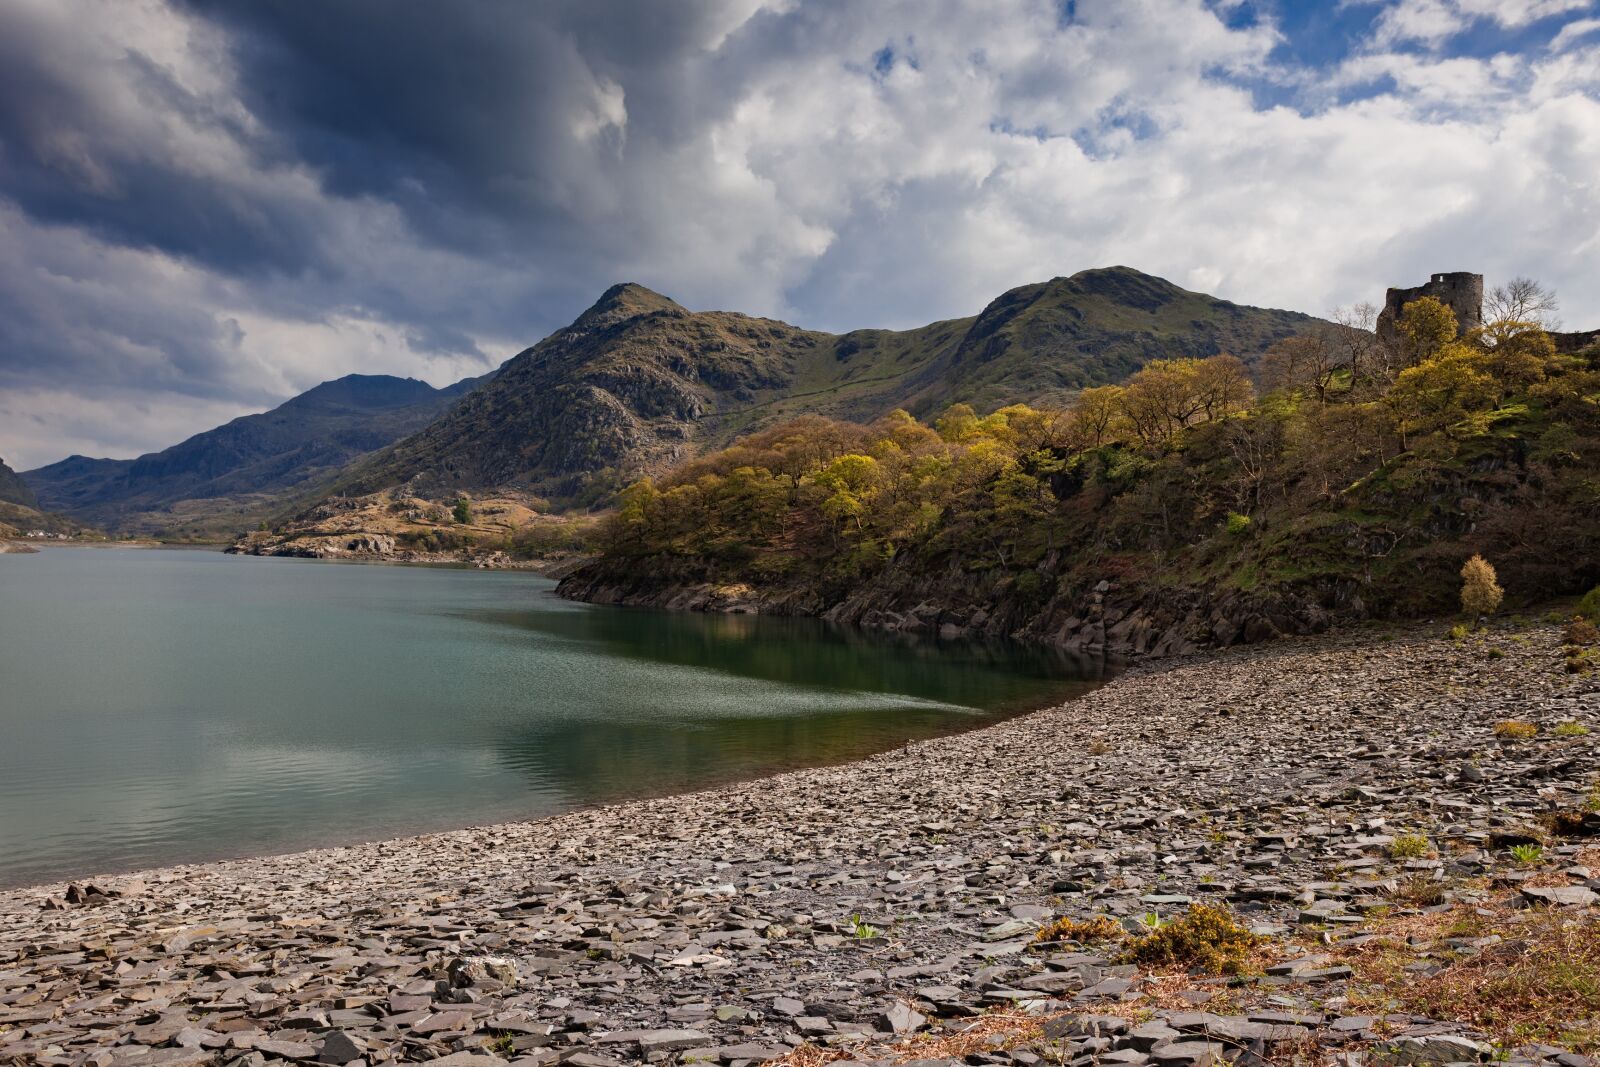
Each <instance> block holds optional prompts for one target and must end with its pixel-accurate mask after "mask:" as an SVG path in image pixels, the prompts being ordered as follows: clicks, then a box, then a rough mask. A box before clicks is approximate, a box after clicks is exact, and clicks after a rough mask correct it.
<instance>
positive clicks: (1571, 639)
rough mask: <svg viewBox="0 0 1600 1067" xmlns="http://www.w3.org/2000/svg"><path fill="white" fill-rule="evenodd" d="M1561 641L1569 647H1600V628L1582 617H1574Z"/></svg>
mask: <svg viewBox="0 0 1600 1067" xmlns="http://www.w3.org/2000/svg"><path fill="white" fill-rule="evenodd" d="M1561 641H1562V643H1563V644H1568V645H1600V626H1596V625H1595V624H1594V623H1592V622H1590V621H1589V620H1588V619H1586V618H1584V617H1583V616H1582V615H1574V616H1573V617H1572V621H1571V622H1568V623H1567V629H1566V632H1564V633H1563V634H1562V635H1561Z"/></svg>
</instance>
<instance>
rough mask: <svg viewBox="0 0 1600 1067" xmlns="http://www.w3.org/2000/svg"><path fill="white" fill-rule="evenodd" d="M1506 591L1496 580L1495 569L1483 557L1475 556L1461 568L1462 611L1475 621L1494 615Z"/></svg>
mask: <svg viewBox="0 0 1600 1067" xmlns="http://www.w3.org/2000/svg"><path fill="white" fill-rule="evenodd" d="M1504 596H1505V590H1503V589H1501V588H1500V583H1499V581H1497V580H1496V575H1495V573H1494V567H1493V566H1492V565H1491V564H1490V563H1489V561H1488V560H1486V559H1484V558H1483V557H1482V556H1477V555H1475V556H1473V557H1472V558H1471V559H1469V560H1467V562H1466V563H1464V564H1462V566H1461V610H1462V611H1464V612H1466V613H1467V614H1468V615H1471V616H1472V617H1473V618H1475V619H1481V618H1483V617H1484V616H1485V615H1493V614H1494V613H1495V611H1497V610H1498V609H1499V607H1500V601H1501V599H1502V598H1503V597H1504Z"/></svg>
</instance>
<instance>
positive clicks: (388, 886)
mask: <svg viewBox="0 0 1600 1067" xmlns="http://www.w3.org/2000/svg"><path fill="white" fill-rule="evenodd" d="M1442 630H1443V627H1442V625H1438V624H1429V625H1426V626H1417V627H1409V628H1402V627H1391V628H1381V627H1364V628H1361V629H1359V630H1352V631H1348V632H1343V633H1335V634H1331V635H1323V636H1318V637H1307V638H1293V639H1286V640H1282V641H1278V642H1274V643H1270V644H1266V645H1260V646H1254V647H1249V648H1242V649H1234V650H1230V651H1226V652H1222V653H1217V654H1214V655H1207V656H1193V657H1187V658H1183V659H1174V660H1166V661H1153V662H1147V663H1143V664H1140V665H1138V666H1136V667H1134V668H1133V669H1131V670H1130V671H1128V672H1127V673H1125V674H1123V675H1122V676H1120V677H1119V678H1117V679H1116V680H1115V681H1113V682H1111V683H1110V684H1108V685H1106V686H1104V687H1103V688H1101V689H1099V690H1096V691H1094V692H1093V693H1091V694H1089V695H1087V696H1084V697H1082V698H1080V699H1078V700H1075V701H1073V702H1072V703H1070V704H1067V705H1064V706H1062V707H1059V708H1054V709H1050V710H1045V711H1040V712H1037V713H1034V714H1031V715H1027V716H1024V717H1021V718H1018V719H1014V720H1010V721H1008V722H1005V723H1002V724H1000V725H996V726H991V727H988V728H985V729H982V730H977V731H973V732H970V733H965V734H960V735H957V736H953V737H946V738H942V739H938V740H933V741H928V742H921V743H916V744H912V745H908V746H906V747H903V748H900V749H897V750H894V751H891V752H888V753H885V754H882V755H880V756H877V757H874V758H872V759H868V760H865V761H861V762H858V763H852V764H848V765H842V766H834V767H824V768H818V769H811V770H803V771H798V772H793V773H789V774H785V775H782V776H779V777H775V778H768V779H762V780H758V781H752V782H748V783H745V784H742V785H737V786H732V787H727V788H720V789H716V790H713V791H708V792H701V793H694V794H687V795H681V796H673V797H666V798H661V799H656V800H649V801H642V802H634V803H628V804H623V805H618V806H613V807H606V808H600V809H594V810H586V811H579V812H576V813H572V814H568V815H564V816H560V817H557V818H552V819H548V820H543V821H538V822H530V823H522V824H510V825H503V826H494V827H487V828H474V829H468V830H461V831H457V832H451V833H444V834H436V835H430V836H426V837H416V838H410V839H403V840H395V841H387V842H382V843H375V844H367V845H359V846H353V847H346V848H335V849H326V850H319V851H314V852H306V853H300V854H295V855H286V856H273V857H264V858H258V859H249V860H239V861H232V862H223V863H213V864H206V865H203V866H190V867H177V868H171V869H166V870H158V871H151V872H145V873H143V874H140V875H123V876H115V877H105V878H94V879H89V880H86V881H78V882H75V883H73V884H70V885H66V884H55V885H44V886H37V887H32V888H24V889H14V890H7V891H4V892H0V1063H7V1064H49V1065H74V1067H76V1065H93V1067H138V1065H151V1067H154V1065H179V1064H237V1065H241V1067H257V1065H264V1064H268V1063H277V1062H298V1063H313V1062H314V1063H324V1064H333V1063H337V1064H350V1063H365V1064H378V1063H383V1062H394V1061H429V1060H431V1061H433V1062H436V1063H449V1064H467V1065H469V1067H493V1065H494V1064H496V1063H497V1062H500V1061H508V1062H515V1063H526V1064H537V1065H548V1064H558V1063H559V1064H572V1065H575V1067H609V1065H612V1064H622V1063H633V1062H656V1063H669V1064H671V1063H691V1062H699V1063H720V1064H732V1065H737V1064H746V1063H758V1062H764V1061H768V1060H772V1059H776V1058H780V1057H784V1058H787V1061H788V1062H790V1063H793V1064H796V1065H800V1067H806V1065H810V1064H819V1063H822V1062H827V1061H829V1060H839V1061H843V1060H857V1061H863V1062H866V1061H871V1062H885V1063H887V1062H907V1061H919V1062H930V1061H946V1062H967V1063H994V1064H1013V1063H1014V1064H1019V1065H1022V1067H1033V1065H1036V1064H1040V1063H1083V1064H1089V1063H1108V1064H1124V1065H1129V1067H1140V1065H1143V1064H1146V1063H1153V1064H1160V1065H1163V1067H1168V1065H1170V1067H1182V1065H1187V1064H1199V1063H1208V1062H1218V1061H1222V1060H1235V1061H1239V1062H1244V1063H1252V1064H1253V1063H1263V1062H1289V1061H1301V1062H1335V1061H1337V1062H1346V1063H1357V1062H1364V1063H1447V1062H1476V1061H1488V1060H1490V1059H1491V1058H1493V1059H1497V1060H1500V1061H1509V1062H1539V1061H1550V1062H1559V1063H1562V1064H1566V1065H1569V1067H1572V1065H1576V1064H1579V1063H1584V1062H1588V1061H1587V1060H1586V1059H1585V1058H1584V1056H1583V1055H1582V1053H1583V1052H1584V1051H1586V1050H1588V1049H1591V1048H1593V1047H1595V1045H1596V1040H1597V1036H1600V1030H1597V1029H1596V1026H1597V1024H1596V1023H1595V1021H1594V1020H1592V1019H1588V1018H1587V1017H1584V1016H1578V1015H1573V1014H1572V1011H1573V1009H1572V1008H1571V1007H1570V1005H1571V1004H1574V1003H1576V1004H1582V1003H1586V1002H1585V1001H1583V1000H1582V999H1581V997H1582V994H1581V989H1580V986H1581V983H1582V982H1593V981H1594V980H1595V977H1594V973H1591V972H1589V971H1586V970H1584V968H1587V967H1592V966H1595V964H1596V960H1597V959H1600V953H1596V952H1595V951H1594V930H1595V927H1596V916H1595V914H1594V912H1595V909H1596V905H1597V904H1600V895H1597V893H1596V891H1595V890H1596V888H1597V887H1600V869H1597V868H1600V849H1595V848H1593V847H1592V844H1597V843H1600V837H1597V838H1595V841H1594V842H1591V841H1589V840H1587V839H1586V838H1587V837H1588V835H1589V834H1591V833H1600V817H1597V816H1596V815H1595V814H1594V810H1593V809H1594V808H1595V807H1596V804H1595V795H1594V788H1595V780H1596V775H1597V773H1600V753H1597V751H1596V745H1595V738H1596V735H1595V734H1594V733H1593V732H1592V731H1594V730H1597V729H1600V678H1597V676H1596V674H1595V673H1594V672H1592V671H1590V672H1587V673H1582V672H1578V673H1573V672H1569V670H1568V668H1567V665H1566V664H1565V663H1564V657H1563V652H1562V649H1561V626H1560V625H1558V624H1526V625H1512V624H1506V625H1504V626H1502V627H1499V628H1495V629H1490V630H1487V631H1484V632H1480V633H1476V634H1472V635H1469V636H1467V637H1465V638H1461V639H1456V640H1452V639H1450V638H1447V637H1446V636H1444V635H1443V633H1442ZM1508 723H1509V724H1512V725H1507V724H1508ZM1212 905H1214V906H1217V907H1220V908H1225V909H1227V913H1228V914H1231V916H1232V917H1233V918H1234V919H1236V920H1237V922H1238V923H1239V924H1240V926H1241V927H1243V928H1248V933H1246V932H1244V931H1243V930H1240V931H1238V932H1237V937H1236V942H1237V948H1238V951H1239V952H1240V955H1239V956H1238V957H1237V958H1235V959H1234V960H1233V961H1232V963H1233V964H1234V965H1232V966H1227V967H1221V968H1213V967H1206V966H1203V965H1197V964H1195V962H1194V961H1193V960H1190V959H1188V958H1185V957H1182V956H1181V954H1180V955H1179V956H1169V957H1168V958H1166V959H1160V958H1158V957H1157V956H1155V955H1152V954H1151V953H1150V952H1147V951H1145V949H1148V948H1150V947H1151V946H1152V945H1153V944H1154V945H1156V947H1160V944H1167V943H1175V942H1176V940H1177V938H1175V937H1171V936H1170V935H1171V934H1173V933H1175V932H1183V931H1186V930H1189V929H1190V927H1191V926H1193V925H1194V924H1195V922H1196V920H1197V919H1204V918H1205V917H1206V916H1208V915H1210V916H1213V917H1214V916H1215V915H1217V914H1218V913H1216V912H1211V911H1209V910H1208V906H1212ZM1197 906H1198V907H1197ZM1058 919H1067V920H1071V921H1070V922H1068V923H1064V924H1056V925H1054V926H1052V927H1051V928H1049V929H1045V930H1043V931H1041V927H1045V926H1046V925H1047V924H1051V923H1052V922H1053V921H1055V920H1058ZM1168 923H1171V925H1166V924H1168ZM1186 923H1187V924H1190V925H1189V926H1186V925H1185V924H1186ZM1162 930H1166V931H1168V934H1169V938H1168V942H1160V944H1157V941H1159V939H1156V940H1154V941H1153V940H1152V939H1153V935H1156V934H1159V933H1160V932H1161V931H1162ZM1552 945H1553V946H1555V947H1554V948H1551V946H1552ZM1546 965H1548V966H1549V967H1552V968H1556V970H1553V971H1551V972H1550V973H1549V974H1546V973H1545V972H1543V971H1541V970H1540V969H1539V968H1540V967H1542V966H1546ZM1230 972H1231V973H1230ZM1558 972H1559V973H1558ZM1595 973H1600V972H1595ZM1552 975H1555V976H1556V977H1552ZM1558 978H1559V981H1558ZM1513 979H1516V980H1522V981H1524V982H1525V983H1526V985H1527V988H1530V989H1533V990H1535V993H1536V994H1537V995H1532V994H1530V995H1528V996H1525V997H1523V998H1522V999H1521V1000H1519V1001H1518V1002H1517V1003H1518V1005H1519V1006H1518V1009H1517V1011H1515V1012H1512V1013H1510V1014H1509V1015H1508V1013H1507V1012H1506V1011H1505V1010H1504V1003H1503V1002H1496V1001H1495V1000H1494V997H1493V995H1492V993H1493V990H1494V989H1496V988H1498V987H1497V986H1496V985H1495V983H1496V982H1506V981H1511V980H1513ZM1561 983H1567V984H1565V985H1563V984H1561ZM1568 985H1570V986H1571V989H1574V990H1579V992H1578V993H1574V994H1573V995H1574V996H1578V997H1579V999H1578V1000H1575V1001H1574V1000H1562V999H1561V996H1562V995H1565V994H1564V993H1563V991H1564V990H1566V991H1569V992H1570V990H1568ZM1582 988H1587V987H1582Z"/></svg>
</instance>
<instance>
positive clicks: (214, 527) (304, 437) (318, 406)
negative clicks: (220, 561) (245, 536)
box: [22, 374, 483, 537]
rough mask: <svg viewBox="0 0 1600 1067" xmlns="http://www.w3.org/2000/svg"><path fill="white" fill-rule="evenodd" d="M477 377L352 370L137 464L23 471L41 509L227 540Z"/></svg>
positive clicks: (425, 419) (106, 462)
mask: <svg viewBox="0 0 1600 1067" xmlns="http://www.w3.org/2000/svg"><path fill="white" fill-rule="evenodd" d="M481 381H483V379H481V378H469V379H467V380H465V381H462V382H458V383H456V384H455V385H452V386H450V387H448V388H445V389H435V388H434V387H433V386H431V385H429V384H428V383H427V382H421V381H417V380H416V379H414V378H396V377H392V376H389V375H382V374H379V375H367V374H351V375H347V376H345V377H343V378H339V379H336V380H334V381H330V382H323V383H322V384H321V385H318V386H316V387H315V388H313V389H310V390H308V391H307V392H304V393H301V394H300V395H299V396H296V397H294V398H293V399H291V400H288V401H285V402H284V403H283V404H280V405H279V406H278V407H275V408H273V409H272V410H271V411H267V412H263V413H261V414H258V415H244V416H241V417H240V418H237V419H234V420H233V421H232V422H229V423H226V424H225V425H222V426H218V427H217V428H215V429H212V430H207V431H206V432H204V433H200V434H196V435H195V436H193V437H191V438H189V439H188V440H186V441H183V442H181V443H179V444H176V445H173V446H172V447H171V448H167V449H164V450H162V451H160V452H153V453H150V454H149V455H144V456H140V457H139V458H138V459H90V458H88V457H87V456H69V457H68V458H66V459H64V460H61V461H60V462H59V463H52V464H50V465H49V466H46V467H40V468H38V469H36V470H31V471H26V472H24V474H23V475H22V477H23V479H24V480H25V481H26V483H27V485H28V486H29V487H31V489H32V490H33V491H34V493H36V494H37V497H38V501H39V505H40V506H42V507H44V508H46V509H49V510H51V511H58V512H62V513H64V514H68V515H71V516H73V517H75V518H78V519H80V520H82V521H84V522H87V523H91V524H93V525H96V526H100V527H104V528H106V529H111V530H116V531H119V532H124V533H137V534H165V535H169V536H170V535H174V534H176V535H189V536H200V537H204V536H207V535H211V536H216V535H229V534H232V533H236V532H237V531H238V530H239V529H240V527H241V526H248V525H253V524H254V523H255V522H258V521H260V520H261V519H262V518H264V517H266V516H267V515H268V514H270V513H271V512H272V511H273V510H274V509H275V508H277V507H279V506H281V503H282V501H284V500H285V499H287V498H290V497H292V496H294V495H295V494H297V493H300V492H304V491H306V490H307V489H309V488H312V487H314V486H316V485H318V484H319V483H320V482H322V481H325V480H326V479H327V478H328V477H329V476H330V475H332V474H334V473H335V472H337V471H339V470H341V469H342V468H343V467H345V466H346V465H347V464H349V463H350V462H351V461H353V460H355V459H358V458H359V457H361V456H364V455H366V454H367V453H369V452H372V451H374V450H375V449H380V448H382V447H384V446H385V445H388V444H392V443H393V442H395V441H397V440H399V439H400V438H402V437H405V436H407V435H408V434H411V433H414V432H416V431H417V430H420V429H422V428H423V427H424V426H426V425H427V424H428V423H429V422H431V421H433V420H434V419H435V418H436V417H438V416H439V415H440V414H441V413H442V412H443V411H444V410H445V409H446V408H448V407H449V406H450V404H451V403H453V402H454V401H455V400H456V399H458V398H459V397H461V396H462V395H463V394H465V393H467V392H469V391H471V390H472V389H473V388H474V387H475V386H476V385H478V384H479V383H480V382H481Z"/></svg>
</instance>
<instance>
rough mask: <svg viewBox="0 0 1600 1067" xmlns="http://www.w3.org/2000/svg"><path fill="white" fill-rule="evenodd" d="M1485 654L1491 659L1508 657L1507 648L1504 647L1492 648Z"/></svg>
mask: <svg viewBox="0 0 1600 1067" xmlns="http://www.w3.org/2000/svg"><path fill="white" fill-rule="evenodd" d="M1484 654H1485V655H1486V656H1488V657H1489V658H1490V659H1505V658H1506V650H1505V649H1503V648H1491V649H1490V650H1489V651H1488V652H1486V653H1484Z"/></svg>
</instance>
